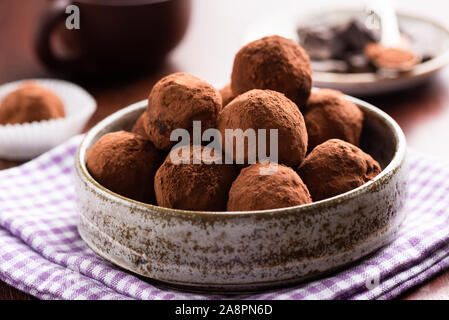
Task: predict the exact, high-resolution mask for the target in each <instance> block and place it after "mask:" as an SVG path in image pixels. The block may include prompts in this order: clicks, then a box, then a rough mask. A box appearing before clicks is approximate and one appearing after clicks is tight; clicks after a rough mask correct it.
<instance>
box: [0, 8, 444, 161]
mask: <svg viewBox="0 0 449 320" xmlns="http://www.w3.org/2000/svg"><path fill="white" fill-rule="evenodd" d="M85 1H86V2H95V1H94V0H90V1H87V0H85ZM101 1H104V2H107V1H106V0H98V1H97V2H101ZM111 1H114V0H111ZM54 2H55V1H49V0H2V1H0V84H3V83H6V82H10V81H13V80H18V79H24V78H37V77H57V78H63V79H64V78H66V79H70V80H72V81H74V82H76V83H78V84H80V85H81V86H83V87H84V88H85V89H87V90H88V91H89V92H90V93H91V94H92V95H93V96H94V97H95V98H96V100H97V102H98V110H97V112H96V114H95V115H94V116H93V118H92V119H91V121H90V123H89V125H88V126H91V125H92V124H94V123H96V122H98V121H99V120H100V119H101V118H103V117H105V116H106V115H107V114H110V113H112V112H114V111H116V110H118V109H120V108H122V107H125V106H127V105H128V104H130V103H133V102H135V101H138V100H141V99H144V98H146V97H147V95H148V93H149V92H150V90H151V87H152V85H153V84H154V83H155V81H157V80H158V79H159V78H160V77H162V76H164V75H166V74H168V73H171V72H175V71H184V72H188V73H191V74H194V75H196V76H198V77H200V78H202V79H204V80H206V81H209V82H211V83H212V84H215V85H217V86H223V85H225V84H226V83H228V82H229V78H230V73H231V70H232V63H233V57H234V54H235V53H236V52H237V50H238V49H239V48H240V47H241V46H242V44H243V43H244V41H245V37H246V36H247V33H248V30H250V29H251V28H254V26H255V25H260V24H261V23H263V22H265V21H266V22H267V24H268V25H269V24H270V23H271V21H272V20H273V17H284V18H285V20H289V19H295V17H297V16H298V15H300V14H302V13H306V12H308V11H310V10H317V9H324V8H326V9H328V8H329V7H331V8H332V7H353V6H356V7H363V5H364V2H363V1H338V4H337V2H336V1H327V0H317V1H295V0H282V1H266V0H249V1H248V0H247V1H238V0H230V1H229V0H228V1H221V0H193V1H192V2H191V13H190V20H188V21H187V22H186V31H185V35H184V36H183V37H182V35H180V36H179V37H180V39H179V40H180V42H179V44H178V45H177V46H176V47H175V48H174V49H173V50H172V51H171V52H170V53H169V55H168V56H167V58H166V59H165V60H160V61H157V62H155V63H154V64H155V65H153V66H152V68H150V69H148V70H146V69H144V70H141V68H138V67H133V68H131V69H132V70H131V72H129V74H126V75H123V74H121V73H119V72H116V73H115V72H114V67H110V70H109V71H110V72H109V73H108V75H107V77H105V78H103V79H96V77H85V78H83V79H77V78H73V76H74V75H73V72H70V71H69V72H66V73H54V72H52V71H50V69H48V68H47V67H46V66H45V65H44V64H43V63H42V62H41V61H40V60H39V59H38V57H37V54H36V50H35V45H34V43H35V37H36V32H37V31H36V26H37V25H38V24H39V23H40V22H41V20H42V19H43V16H44V15H45V14H46V12H47V11H48V10H49V7H50V6H51V5H52V4H53V3H54ZM56 2H57V1H56ZM81 2H83V1H81ZM140 2H143V3H145V2H150V3H151V2H155V1H145V0H141V1H140ZM169 2H170V1H169ZM395 4H396V7H397V8H398V10H400V11H401V12H409V13H413V14H415V15H419V16H423V17H427V18H428V19H431V20H434V21H438V22H440V23H443V24H445V23H446V20H447V16H448V13H449V3H448V2H447V1H441V0H427V1H417V0H412V1H410V0H397V1H395ZM186 8H187V7H186ZM186 8H185V10H188V9H186ZM186 16H188V13H187V12H186ZM184 18H185V17H184ZM175 19H178V17H175ZM179 19H181V18H179ZM170 25H172V24H170ZM170 25H169V26H166V27H165V28H168V29H166V30H157V31H156V33H160V34H161V35H165V36H168V34H171V33H170V32H172V31H173V30H171V31H170V28H171V27H170ZM81 29H83V25H82V22H81ZM147 32H155V30H148V31H147ZM57 33H58V32H56V36H55V38H56V40H55V39H53V40H55V41H54V42H55V43H54V47H55V49H57V47H58V46H59V47H60V46H61V44H58V41H57ZM181 33H182V32H181ZM74 42H76V41H74ZM67 43H68V45H67ZM65 46H66V47H67V46H70V41H66V44H65ZM144 49H145V50H151V48H150V49H148V48H144ZM64 50H66V51H67V50H69V51H70V48H69V49H67V48H65V49H64V48H62V49H61V50H60V51H62V52H63V51H64ZM74 50H75V51H76V48H75V49H74ZM142 50H143V49H142ZM448 89H449V70H447V69H445V70H443V71H442V72H441V73H440V74H439V75H438V76H437V77H436V78H435V79H434V80H432V81H431V82H429V83H427V84H425V85H423V86H421V87H419V90H417V89H411V90H408V91H405V92H404V91H403V92H397V93H391V94H387V95H381V96H371V97H364V99H365V100H368V101H369V102H372V103H374V104H375V105H376V106H378V107H380V108H382V109H383V110H385V111H387V112H388V113H389V114H391V115H392V116H393V117H394V118H395V119H396V120H397V121H398V122H399V124H400V125H401V126H402V128H403V129H404V131H405V133H406V135H407V138H408V141H409V145H410V146H411V147H414V148H416V149H418V150H420V151H423V152H426V153H428V154H432V155H436V156H441V157H445V158H449V145H448V144H447V143H446V141H447V139H448V138H449V128H447V123H449V96H448V92H449V90H448Z"/></svg>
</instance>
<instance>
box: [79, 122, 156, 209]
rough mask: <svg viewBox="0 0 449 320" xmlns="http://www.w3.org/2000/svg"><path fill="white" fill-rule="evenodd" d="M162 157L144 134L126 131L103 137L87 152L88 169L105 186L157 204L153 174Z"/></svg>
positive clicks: (119, 192)
mask: <svg viewBox="0 0 449 320" xmlns="http://www.w3.org/2000/svg"><path fill="white" fill-rule="evenodd" d="M162 161H163V156H162V155H161V153H160V151H159V150H157V149H156V148H155V147H154V145H153V144H152V143H151V142H150V141H149V140H148V139H145V138H143V137H142V136H140V135H138V134H135V133H131V132H125V131H118V132H113V133H108V134H105V135H104V136H102V137H101V138H100V139H99V140H98V141H97V143H95V145H94V146H93V147H92V148H91V149H90V150H89V151H88V153H87V169H88V170H89V172H90V174H91V175H92V177H93V178H94V179H95V180H97V181H98V183H100V184H101V185H102V186H104V187H106V188H107V189H109V190H111V191H114V192H115V193H118V194H120V195H122V196H125V197H128V198H131V199H134V200H138V201H142V202H146V203H154V202H155V197H154V187H153V181H154V175H155V173H156V170H157V169H158V168H159V166H160V164H161V163H162Z"/></svg>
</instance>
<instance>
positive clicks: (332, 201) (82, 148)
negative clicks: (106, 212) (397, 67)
mask: <svg viewBox="0 0 449 320" xmlns="http://www.w3.org/2000/svg"><path fill="white" fill-rule="evenodd" d="M346 98H347V99H348V100H350V101H352V102H353V103H355V104H356V105H357V106H359V107H362V108H363V109H365V110H367V111H368V112H371V113H374V114H375V115H376V116H377V117H378V118H379V119H381V120H383V122H384V123H385V124H386V125H387V126H388V127H389V128H390V129H391V131H392V133H393V138H394V139H395V142H396V150H395V153H394V155H393V158H392V159H391V161H390V163H389V164H388V165H387V166H386V167H385V169H383V170H382V172H381V173H380V174H379V175H377V176H376V177H375V178H374V179H373V180H371V181H369V182H367V183H365V184H363V185H361V186H360V187H358V188H355V189H353V190H350V191H347V192H345V193H342V194H339V195H337V196H334V197H331V198H327V199H324V200H320V201H316V202H312V203H309V204H303V205H298V206H293V207H287V208H278V209H267V210H256V211H194V210H182V209H171V208H166V207H160V206H157V205H153V204H148V203H143V202H140V201H137V200H133V199H129V198H127V197H124V196H122V195H119V194H117V193H115V192H113V191H111V190H109V189H107V188H105V187H103V186H102V185H101V184H99V183H98V182H97V181H96V180H95V179H94V178H93V177H92V176H91V175H90V173H89V171H88V170H87V166H86V162H85V160H84V159H85V155H86V152H87V146H88V144H90V143H91V141H92V140H93V138H94V137H95V136H97V135H98V134H99V133H100V132H101V131H103V129H104V128H106V127H107V126H108V125H110V124H112V123H114V122H115V121H117V120H118V119H120V118H121V117H123V116H124V115H126V114H128V113H131V112H135V111H136V110H139V109H143V108H144V107H146V106H147V100H146V99H145V100H141V101H139V102H136V103H133V104H131V105H130V106H128V107H125V108H123V109H121V110H119V111H117V112H115V113H113V114H111V115H110V116H108V117H106V118H105V119H103V120H102V121H100V122H99V123H97V124H96V125H95V126H94V127H93V128H92V129H90V130H89V132H88V133H86V135H85V136H84V137H83V140H82V141H81V143H80V145H79V147H78V150H77V153H76V160H75V166H76V167H77V170H75V171H76V172H77V173H78V174H80V175H81V176H82V178H83V179H84V180H85V181H86V182H87V183H89V184H90V187H92V188H94V189H95V191H97V192H98V191H101V192H103V193H106V194H107V195H108V196H110V197H113V198H114V200H116V201H119V202H120V203H121V204H122V205H125V206H128V207H132V208H133V209H136V207H137V208H140V209H141V210H143V211H147V210H151V211H156V212H157V213H161V214H171V215H173V214H175V215H183V216H201V217H207V218H219V217H221V218H236V217H247V216H267V215H268V216H271V215H279V214H283V213H284V214H289V213H292V212H295V213H299V212H300V211H302V212H310V211H315V210H320V209H325V208H327V207H329V206H332V205H333V206H335V205H338V204H340V203H343V202H346V201H350V200H352V199H355V198H356V197H357V196H358V195H360V194H362V193H365V192H369V191H370V190H375V189H376V188H377V187H378V186H381V185H382V184H383V181H385V180H388V179H389V177H390V176H391V175H392V174H394V172H395V171H396V170H397V169H398V168H400V167H401V165H402V164H403V163H404V161H405V156H406V149H407V143H406V138H405V135H404V133H403V131H402V129H401V128H400V126H399V125H398V124H397V122H396V121H395V120H393V118H391V117H390V116H389V115H388V114H387V113H385V112H384V111H382V110H380V109H379V108H377V107H375V106H373V105H371V104H370V103H368V102H365V101H363V100H360V99H357V98H354V97H351V96H348V95H346Z"/></svg>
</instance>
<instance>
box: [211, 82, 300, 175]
mask: <svg viewBox="0 0 449 320" xmlns="http://www.w3.org/2000/svg"><path fill="white" fill-rule="evenodd" d="M217 127H218V129H219V130H220V133H221V135H222V138H223V141H224V142H223V147H224V148H225V146H226V138H227V137H226V131H225V130H226V129H233V130H235V129H241V130H243V131H246V130H247V129H253V130H255V131H256V132H257V130H258V129H266V141H267V147H266V151H267V153H268V152H269V150H270V143H269V142H270V139H269V138H270V134H269V130H270V129H277V130H278V141H277V142H278V157H279V159H278V162H280V163H283V164H286V165H288V166H291V167H293V166H297V165H299V164H300V163H301V162H302V161H303V159H304V157H305V154H306V151H307V130H306V126H305V124H304V119H303V116H302V114H301V112H300V111H299V110H298V108H297V106H296V104H294V103H293V102H292V101H291V100H289V99H288V98H287V97H286V96H284V95H283V94H282V93H279V92H276V91H271V90H259V89H254V90H251V91H248V92H246V93H244V94H241V95H240V96H238V97H237V98H235V99H234V100H232V101H231V102H230V103H229V104H228V105H227V106H226V107H225V108H224V109H223V111H222V112H221V113H220V115H219V116H218V120H217ZM231 138H232V137H229V136H228V139H231ZM248 149H249V148H245V154H244V163H245V164H247V163H248ZM235 150H236V145H235V143H234V151H233V158H234V160H236V159H237V156H236V151H235ZM225 151H226V153H227V154H228V155H229V154H230V151H229V150H226V149H225ZM259 160H262V159H259ZM236 163H238V162H236Z"/></svg>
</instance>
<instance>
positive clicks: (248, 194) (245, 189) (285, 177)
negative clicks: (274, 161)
mask: <svg viewBox="0 0 449 320" xmlns="http://www.w3.org/2000/svg"><path fill="white" fill-rule="evenodd" d="M268 166H269V164H259V163H258V164H253V165H251V166H249V167H247V168H244V169H242V171H241V172H240V174H239V176H238V177H237V179H236V180H235V181H234V182H233V183H232V187H231V189H230V191H229V200H228V205H227V208H228V211H246V210H250V211H251V210H268V209H277V208H287V207H292V206H297V205H301V204H306V203H311V202H312V198H311V197H310V194H309V191H308V189H307V187H306V185H305V184H304V183H303V181H302V180H301V178H300V177H299V176H298V174H297V173H296V172H295V171H294V170H293V169H291V168H289V167H286V166H283V165H278V167H277V170H276V171H275V172H274V173H273V174H271V175H262V174H261V171H260V170H261V168H265V169H266V168H267V167H268Z"/></svg>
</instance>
